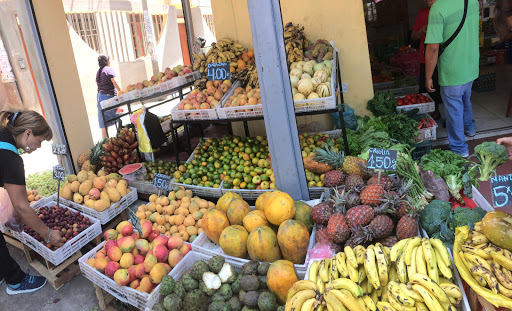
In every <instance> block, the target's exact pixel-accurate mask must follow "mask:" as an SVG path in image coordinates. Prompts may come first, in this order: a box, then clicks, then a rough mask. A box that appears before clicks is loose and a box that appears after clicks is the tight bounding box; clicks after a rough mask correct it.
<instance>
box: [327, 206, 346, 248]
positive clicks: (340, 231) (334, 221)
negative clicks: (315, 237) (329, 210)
mask: <svg viewBox="0 0 512 311" xmlns="http://www.w3.org/2000/svg"><path fill="white" fill-rule="evenodd" d="M327 231H328V232H329V240H331V241H333V242H334V243H343V242H345V241H346V240H347V239H348V238H349V237H350V229H349V227H348V225H347V219H346V218H345V215H343V214H341V213H336V214H334V215H332V216H331V218H329V223H328V224H327Z"/></svg>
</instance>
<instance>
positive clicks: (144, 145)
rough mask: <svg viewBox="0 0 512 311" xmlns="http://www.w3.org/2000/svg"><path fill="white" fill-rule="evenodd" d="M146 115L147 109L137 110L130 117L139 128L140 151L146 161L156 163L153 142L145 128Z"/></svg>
mask: <svg viewBox="0 0 512 311" xmlns="http://www.w3.org/2000/svg"><path fill="white" fill-rule="evenodd" d="M145 115H146V108H144V107H142V109H139V110H137V111H136V112H135V113H133V114H132V115H131V116H130V120H131V121H132V123H133V124H135V126H137V138H138V141H139V151H140V152H142V154H143V155H144V158H145V159H146V161H155V155H154V153H153V152H154V150H153V148H152V147H151V141H150V140H149V135H148V133H147V130H146V127H145V126H144V118H145Z"/></svg>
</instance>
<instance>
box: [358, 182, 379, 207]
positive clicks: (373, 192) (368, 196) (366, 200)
mask: <svg viewBox="0 0 512 311" xmlns="http://www.w3.org/2000/svg"><path fill="white" fill-rule="evenodd" d="M383 196H384V189H382V186H381V185H380V184H372V185H368V186H366V188H364V189H363V191H361V196H360V197H361V203H362V204H363V205H370V206H376V205H378V204H380V203H381V200H382V198H383Z"/></svg>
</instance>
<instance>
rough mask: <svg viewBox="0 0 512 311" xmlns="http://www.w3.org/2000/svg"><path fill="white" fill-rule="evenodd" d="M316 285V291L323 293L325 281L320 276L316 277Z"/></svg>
mask: <svg viewBox="0 0 512 311" xmlns="http://www.w3.org/2000/svg"><path fill="white" fill-rule="evenodd" d="M316 286H317V287H318V291H319V292H320V293H321V294H323V293H324V292H325V283H324V281H322V279H321V278H318V279H316Z"/></svg>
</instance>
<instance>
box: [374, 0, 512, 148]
mask: <svg viewBox="0 0 512 311" xmlns="http://www.w3.org/2000/svg"><path fill="white" fill-rule="evenodd" d="M376 2H377V3H376ZM479 2H480V37H481V39H480V76H479V78H478V79H477V80H475V81H474V83H473V89H472V95H471V101H472V104H473V113H474V119H475V121H476V125H477V135H476V136H475V137H474V138H467V139H468V140H471V139H480V138H485V137H491V136H498V135H505V134H510V133H512V116H506V110H507V105H508V102H509V95H510V86H511V85H512V65H511V64H512V48H511V44H510V42H500V41H499V39H498V37H497V35H496V32H495V30H494V23H493V10H494V1H488V0H479ZM425 7H426V3H425V1H422V0H396V1H395V0H393V1H391V0H384V1H380V2H379V1H370V0H365V1H364V9H365V19H366V27H367V35H368V45H369V50H370V62H371V66H372V79H373V86H374V91H375V92H376V93H377V92H382V91H386V90H393V92H394V93H395V95H406V94H411V93H416V92H418V88H419V85H418V82H419V81H418V79H419V61H418V57H417V54H416V53H418V51H419V49H420V41H419V40H412V39H411V33H412V30H413V27H414V25H415V22H416V20H417V18H418V13H419V12H420V10H421V9H422V8H425ZM440 112H441V114H442V117H441V119H438V120H436V122H437V124H438V125H439V127H438V128H437V140H436V141H435V142H434V144H435V145H445V144H447V143H448V139H447V134H446V127H445V124H444V123H445V122H444V119H445V110H444V106H443V105H441V106H440Z"/></svg>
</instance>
